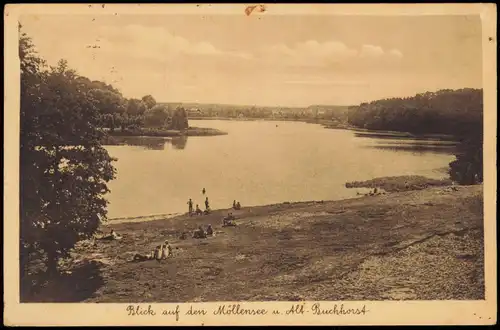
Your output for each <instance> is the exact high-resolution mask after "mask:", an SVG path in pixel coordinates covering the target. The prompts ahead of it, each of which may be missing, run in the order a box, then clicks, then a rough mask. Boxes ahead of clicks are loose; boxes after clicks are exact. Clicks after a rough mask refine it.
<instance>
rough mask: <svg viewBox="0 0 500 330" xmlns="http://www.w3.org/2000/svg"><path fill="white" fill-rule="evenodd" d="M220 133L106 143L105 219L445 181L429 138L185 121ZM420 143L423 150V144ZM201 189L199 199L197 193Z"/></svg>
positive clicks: (440, 155)
mask: <svg viewBox="0 0 500 330" xmlns="http://www.w3.org/2000/svg"><path fill="white" fill-rule="evenodd" d="M190 124H191V125H192V126H196V127H212V128H217V129H220V130H223V131H226V132H228V133H229V134H228V135H223V136H209V137H188V138H174V139H167V138H155V137H150V138H148V137H143V138H138V137H131V138H122V140H123V142H124V143H126V144H127V145H120V146H106V149H107V150H108V151H109V153H110V155H111V156H113V157H116V158H118V161H117V162H115V163H114V165H115V167H116V169H117V177H116V179H115V180H113V181H111V182H110V183H109V188H110V189H111V193H110V194H109V195H108V196H107V197H108V200H109V201H110V204H109V207H108V217H109V218H117V217H135V216H146V215H154V214H169V213H178V212H186V211H187V200H188V199H189V198H192V199H193V201H194V203H195V204H197V203H198V204H200V208H202V209H204V203H203V202H204V200H205V196H208V198H209V201H210V206H211V208H212V209H219V208H228V207H231V205H232V202H233V200H235V199H236V200H238V201H240V202H241V204H242V206H243V207H244V206H253V205H264V204H272V203H279V202H284V201H289V202H294V201H310V200H337V199H344V198H350V197H354V196H356V191H357V190H356V189H347V188H345V183H346V182H348V181H360V180H367V179H371V178H375V177H381V176H396V175H413V174H414V175H424V176H428V177H432V178H443V177H446V176H447V174H446V167H447V166H448V163H449V162H450V161H452V160H454V159H455V157H454V156H453V154H452V153H451V152H450V148H448V147H445V146H444V145H442V144H441V143H436V142H429V141H409V140H387V139H377V138H366V137H356V136H355V134H354V132H352V131H349V130H335V129H325V128H323V127H322V126H320V125H315V124H307V123H301V122H270V121H218V120H217V121H216V120H206V121H205V120H196V121H195V120H192V121H190ZM426 144H428V146H427V145H426ZM203 188H205V189H206V195H205V196H204V195H203V194H202V192H201V191H202V189H203Z"/></svg>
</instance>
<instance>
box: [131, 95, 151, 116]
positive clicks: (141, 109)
mask: <svg viewBox="0 0 500 330" xmlns="http://www.w3.org/2000/svg"><path fill="white" fill-rule="evenodd" d="M147 109H148V107H147V105H146V103H144V101H141V100H138V99H130V100H128V103H127V114H129V115H130V116H141V115H143V114H144V113H145V112H146V110H147Z"/></svg>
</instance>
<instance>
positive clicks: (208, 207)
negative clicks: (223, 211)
mask: <svg viewBox="0 0 500 330" xmlns="http://www.w3.org/2000/svg"><path fill="white" fill-rule="evenodd" d="M205 209H206V210H207V211H208V210H210V204H209V203H208V197H207V198H206V199H205Z"/></svg>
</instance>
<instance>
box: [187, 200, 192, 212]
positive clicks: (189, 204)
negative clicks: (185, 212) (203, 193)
mask: <svg viewBox="0 0 500 330" xmlns="http://www.w3.org/2000/svg"><path fill="white" fill-rule="evenodd" d="M187 204H188V206H189V215H191V214H192V213H193V201H192V200H191V198H190V199H189V200H188V202H187Z"/></svg>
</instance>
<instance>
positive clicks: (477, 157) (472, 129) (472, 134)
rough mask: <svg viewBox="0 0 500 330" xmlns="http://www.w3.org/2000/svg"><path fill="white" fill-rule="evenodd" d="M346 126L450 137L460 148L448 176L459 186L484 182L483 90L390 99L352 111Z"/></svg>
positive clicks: (365, 104) (447, 90) (453, 91)
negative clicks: (457, 142) (451, 136)
mask: <svg viewBox="0 0 500 330" xmlns="http://www.w3.org/2000/svg"><path fill="white" fill-rule="evenodd" d="M348 123H349V124H350V125H352V126H355V127H360V128H365V129H370V130H390V131H402V132H410V133H414V134H449V135H453V136H454V137H455V139H456V140H457V141H459V142H460V143H459V145H458V148H457V152H456V154H455V156H456V160H455V161H453V162H451V163H450V169H449V174H450V177H451V179H452V180H454V181H457V182H459V183H460V184H475V183H478V182H482V181H483V90H482V89H472V88H465V89H459V90H450V89H446V90H440V91H438V92H435V93H431V92H427V93H423V94H417V95H415V96H414V97H407V98H390V99H383V100H378V101H373V102H370V103H362V104H360V105H359V106H356V107H351V108H350V109H349V111H348Z"/></svg>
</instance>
